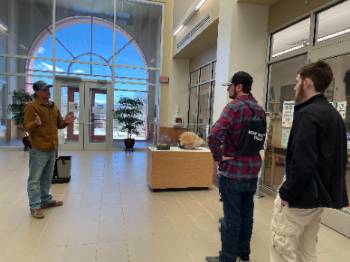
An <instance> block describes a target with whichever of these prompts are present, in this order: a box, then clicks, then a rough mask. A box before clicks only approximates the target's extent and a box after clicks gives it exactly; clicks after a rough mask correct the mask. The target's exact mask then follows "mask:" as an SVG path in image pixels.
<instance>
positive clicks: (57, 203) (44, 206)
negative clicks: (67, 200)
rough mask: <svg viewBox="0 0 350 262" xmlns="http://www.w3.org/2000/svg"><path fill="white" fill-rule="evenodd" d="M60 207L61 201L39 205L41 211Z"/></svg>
mask: <svg viewBox="0 0 350 262" xmlns="http://www.w3.org/2000/svg"><path fill="white" fill-rule="evenodd" d="M60 206H63V202H62V201H56V200H52V201H50V202H47V203H41V208H42V209H47V208H52V207H60Z"/></svg>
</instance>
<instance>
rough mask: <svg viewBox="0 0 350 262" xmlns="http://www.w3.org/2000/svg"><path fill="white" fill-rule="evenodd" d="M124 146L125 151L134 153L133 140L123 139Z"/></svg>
mask: <svg viewBox="0 0 350 262" xmlns="http://www.w3.org/2000/svg"><path fill="white" fill-rule="evenodd" d="M124 144H125V151H131V152H133V151H134V145H135V139H133V138H127V139H124Z"/></svg>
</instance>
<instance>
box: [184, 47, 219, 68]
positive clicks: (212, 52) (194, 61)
mask: <svg viewBox="0 0 350 262" xmlns="http://www.w3.org/2000/svg"><path fill="white" fill-rule="evenodd" d="M216 53H217V47H216V46H213V47H211V48H209V49H207V50H206V51H205V52H203V53H201V54H200V55H199V56H196V57H193V58H191V59H190V71H191V72H192V71H194V70H196V69H198V68H199V67H201V66H203V65H205V64H208V63H210V62H213V61H214V60H216Z"/></svg>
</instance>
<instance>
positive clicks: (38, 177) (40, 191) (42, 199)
mask: <svg viewBox="0 0 350 262" xmlns="http://www.w3.org/2000/svg"><path fill="white" fill-rule="evenodd" d="M55 160H56V151H39V150H36V149H31V150H30V153H29V178H28V187H27V190H28V198H29V206H30V208H32V209H36V208H40V206H41V203H48V202H50V201H51V200H52V196H51V195H50V187H51V182H52V177H53V171H54V168H55Z"/></svg>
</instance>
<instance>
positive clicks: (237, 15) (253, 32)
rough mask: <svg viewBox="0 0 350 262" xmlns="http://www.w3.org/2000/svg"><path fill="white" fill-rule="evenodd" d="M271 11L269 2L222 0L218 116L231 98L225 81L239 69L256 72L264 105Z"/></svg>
mask: <svg viewBox="0 0 350 262" xmlns="http://www.w3.org/2000/svg"><path fill="white" fill-rule="evenodd" d="M268 14H269V10H268V7H266V6H261V5H254V4H242V3H241V4H239V3H237V1H236V0H235V1H232V0H220V10H219V34H218V50H217V61H218V64H217V76H216V78H217V81H216V82H217V83H216V90H215V97H214V115H213V117H214V120H216V119H217V118H218V117H219V115H220V113H221V111H222V109H223V107H224V106H225V104H226V103H227V102H228V99H227V94H226V89H225V88H224V87H222V86H221V84H222V83H223V82H225V81H227V80H228V79H229V78H230V77H231V76H232V74H233V73H234V72H236V71H239V70H244V71H247V72H249V73H250V74H251V75H252V76H253V78H254V84H253V90H252V92H253V95H254V96H255V97H256V99H257V100H258V101H259V103H260V104H261V105H264V99H265V92H266V54H267V40H268V34H267V24H268Z"/></svg>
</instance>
